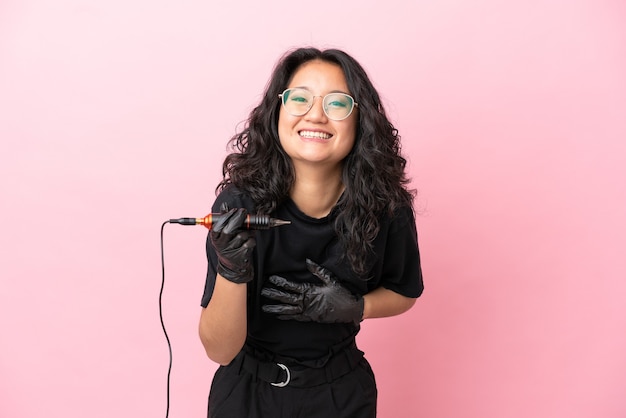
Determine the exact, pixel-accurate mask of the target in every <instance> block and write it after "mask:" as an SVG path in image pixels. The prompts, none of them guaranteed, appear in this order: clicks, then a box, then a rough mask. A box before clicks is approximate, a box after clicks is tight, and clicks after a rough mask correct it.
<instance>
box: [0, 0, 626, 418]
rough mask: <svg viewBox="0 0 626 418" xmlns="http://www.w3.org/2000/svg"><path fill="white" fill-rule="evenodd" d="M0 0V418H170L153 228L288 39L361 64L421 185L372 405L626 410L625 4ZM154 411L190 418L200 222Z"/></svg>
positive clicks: (193, 198)
mask: <svg viewBox="0 0 626 418" xmlns="http://www.w3.org/2000/svg"><path fill="white" fill-rule="evenodd" d="M242 3H243V2H241V1H231V2H219V4H220V5H219V6H217V7H216V6H215V5H214V4H217V3H215V2H207V1H195V0H191V1H182V2H171V1H167V2H166V1H160V0H157V1H146V0H137V1H132V2H128V1H122V0H116V1H115V0H114V1H109V2H103V1H101V2H84V1H78V0H57V1H54V2H52V1H43V0H25V1H24V0H19V1H18V0H4V1H3V2H2V3H0V138H1V140H2V151H1V154H0V170H2V175H1V176H0V195H1V199H2V204H1V207H0V210H1V215H2V219H3V220H4V222H3V227H2V233H0V246H1V250H2V251H1V252H0V257H1V258H0V330H2V336H1V342H0V416H1V417H7V418H8V417H11V418H35V417H41V416H58V417H65V418H84V417H91V418H99V417H158V416H165V378H166V371H167V360H168V356H167V347H166V343H165V340H164V337H163V335H162V333H161V330H160V325H159V318H158V309H157V307H158V305H157V300H158V291H159V286H160V258H159V256H160V254H159V226H160V224H161V222H162V221H164V220H166V219H169V218H171V217H180V216H203V215H204V214H205V213H206V212H207V211H208V208H209V205H210V203H211V202H212V200H213V189H214V187H215V185H216V182H217V181H218V179H219V175H220V162H221V159H222V157H223V155H224V148H225V142H226V140H227V139H228V138H229V137H230V135H231V134H232V133H233V132H234V131H235V127H236V126H237V124H238V123H239V122H240V121H241V120H242V119H243V118H244V117H245V115H246V114H247V112H248V111H249V110H250V108H251V107H252V106H253V105H254V104H255V103H256V101H257V99H258V98H259V95H260V93H261V91H262V89H263V87H264V85H265V82H266V81H267V77H268V76H269V73H270V70H271V67H272V65H273V64H274V62H275V60H276V59H277V58H278V56H279V55H280V54H281V53H282V52H283V51H284V50H286V49H287V48H289V47H291V46H295V45H302V44H314V45H317V46H322V47H323V46H338V47H341V48H344V49H346V50H347V51H349V52H351V53H352V54H353V55H355V56H356V57H357V58H358V59H359V60H360V61H361V62H362V63H363V64H364V65H365V67H366V68H367V70H368V71H369V73H370V75H371V76H372V78H373V80H374V81H375V83H376V85H377V87H378V88H379V89H380V91H381V93H382V94H383V96H384V97H385V102H386V104H387V107H388V110H389V113H390V115H391V117H392V119H393V120H394V122H395V123H396V125H397V127H398V128H399V129H400V131H401V133H402V135H403V139H404V149H405V151H406V152H407V154H408V156H409V159H410V163H411V166H410V170H411V175H412V177H413V179H414V184H415V186H416V187H417V188H418V189H419V190H420V197H419V202H418V203H419V207H420V210H421V215H420V216H419V218H418V228H419V231H420V238H421V248H422V253H423V263H424V273H425V280H426V291H425V293H424V296H423V297H422V298H421V299H420V300H419V303H418V304H417V305H416V307H415V308H414V309H413V310H412V311H411V312H410V313H408V314H406V315H404V316H401V317H398V318H394V319H388V320H374V321H370V322H368V323H366V324H365V326H364V330H363V333H362V335H361V337H360V343H361V345H362V347H363V348H364V349H365V350H366V352H367V354H368V358H369V359H370V361H371V362H372V363H373V365H374V367H375V370H376V372H377V376H378V381H379V387H380V416H381V417H383V418H387V417H393V418H402V417H410V418H412V417H427V418H459V417H463V418H502V417H507V418H522V417H529V416H532V417H539V418H554V417H568V418H587V417H603V418H620V417H624V416H626V401H625V400H624V388H625V387H626V356H625V355H624V353H625V352H626V332H625V329H626V303H625V302H624V301H625V300H626V281H625V280H624V279H625V278H626V261H625V259H626V257H624V255H623V252H624V250H625V249H626V238H625V232H626V216H624V213H626V182H625V181H624V179H625V178H626V168H625V167H626V77H625V76H624V74H626V26H625V25H624V22H625V18H626V6H625V5H624V3H623V2H621V1H615V0H613V1H611V0H579V1H575V2H574V1H569V0H541V1H539V0H536V1H533V0H531V1H527V2H501V1H496V0H478V1H473V2H467V1H461V0H443V1H437V2H426V1H415V2H398V3H401V4H398V5H392V3H394V2H382V3H381V2H374V1H367V0H365V1H364V0H360V1H358V2H357V1H354V2H338V1H333V2H327V1H319V2H315V3H314V4H312V3H306V4H305V3H297V4H295V3H293V2H291V3H287V2H282V1H278V2H271V3H268V2H252V1H251V2H249V4H242ZM165 237H166V243H165V244H166V248H165V251H166V268H167V283H166V289H165V295H164V303H165V312H164V315H165V321H166V324H167V326H168V330H169V333H170V338H171V340H172V344H173V350H174V368H173V371H172V386H171V389H172V407H171V410H170V416H172V417H202V416H204V414H205V407H206V405H205V403H206V401H205V399H206V396H207V393H208V387H209V384H210V379H211V376H212V373H213V371H214V370H215V365H214V364H212V363H211V362H210V361H209V360H208V359H206V357H205V356H204V354H203V351H202V348H201V345H200V343H199V341H198V339H197V336H196V324H197V318H198V314H199V310H200V308H199V301H200V296H201V293H202V288H203V280H204V273H205V264H204V263H205V262H204V252H203V242H204V237H205V230H204V229H203V228H202V227H197V228H186V227H181V226H175V225H168V226H167V228H166V231H165Z"/></svg>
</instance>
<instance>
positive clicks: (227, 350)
mask: <svg viewBox="0 0 626 418" xmlns="http://www.w3.org/2000/svg"><path fill="white" fill-rule="evenodd" d="M246 299H247V291H246V285H245V284H237V283H233V282H231V281H228V280H226V279H225V278H223V277H222V276H221V275H219V274H218V276H217V279H216V281H215V289H214V291H213V296H212V297H211V301H210V302H209V304H208V305H207V307H206V308H203V309H202V312H201V314H200V325H199V334H200V341H202V345H203V346H204V350H205V351H206V353H207V356H209V358H210V359H211V360H213V361H214V362H216V363H219V364H221V365H223V366H225V365H227V364H229V363H230V362H231V361H232V360H233V359H234V358H235V356H236V355H237V354H238V353H239V351H241V348H242V347H243V345H244V343H245V341H246V334H247V324H246V316H247V314H246Z"/></svg>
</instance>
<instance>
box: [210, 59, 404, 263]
mask: <svg viewBox="0 0 626 418" xmlns="http://www.w3.org/2000/svg"><path fill="white" fill-rule="evenodd" d="M312 60H321V61H325V62H329V63H334V64H337V65H339V66H340V67H341V68H342V70H343V73H344V75H345V77H346V81H347V84H348V88H349V90H350V93H351V95H352V96H353V97H354V98H355V101H356V102H358V104H359V107H358V113H357V116H358V122H357V132H356V138H355V143H354V147H353V148H352V150H351V151H350V153H349V154H348V155H347V156H346V158H345V160H344V163H343V174H342V181H343V184H344V187H345V191H344V193H343V195H342V197H341V200H340V202H339V203H338V205H337V208H335V210H336V211H337V217H336V220H335V231H336V232H337V235H338V237H339V240H340V242H341V243H342V245H343V246H344V248H345V251H346V254H345V255H346V256H347V257H348V260H349V262H350V265H351V267H352V269H353V270H354V271H355V273H357V274H359V275H363V274H364V273H365V272H366V269H367V264H368V263H367V259H368V256H369V255H371V253H372V243H373V241H374V239H375V238H376V235H377V234H378V231H379V229H380V226H379V221H378V218H379V217H380V216H381V215H383V214H384V213H385V212H387V213H389V214H393V213H394V212H395V211H396V210H397V209H398V208H400V207H405V206H410V207H411V208H412V205H413V199H414V197H415V191H414V190H409V189H408V188H407V185H408V183H409V179H408V178H407V177H406V173H405V167H406V159H405V158H403V157H402V155H401V152H400V151H401V150H400V136H399V135H398V131H397V129H396V128H394V126H393V125H392V124H391V122H390V121H389V120H388V118H387V116H386V113H385V110H384V108H383V105H382V103H381V101H380V97H379V95H378V92H377V91H376V89H375V88H374V86H373V85H372V83H371V81H370V80H369V78H368V76H367V74H366V72H365V70H364V69H363V67H362V66H361V65H360V64H359V63H358V62H357V61H356V60H355V59H354V58H352V57H351V56H350V55H348V54H346V53H345V52H343V51H341V50H338V49H327V50H319V49H317V48H299V49H296V50H293V51H291V52H288V53H287V54H285V55H284V56H283V57H282V59H281V60H280V61H279V62H278V63H277V65H276V67H275V68H274V72H273V74H272V76H271V78H270V80H269V82H268V84H267V86H266V88H265V93H264V95H263V98H262V100H261V103H260V104H259V105H258V106H257V107H256V108H254V110H252V112H251V113H250V115H249V117H248V120H247V121H246V123H245V125H244V128H243V130H242V131H241V132H239V133H237V134H236V135H235V136H233V137H232V138H231V139H230V141H229V145H230V147H231V149H232V151H233V152H232V153H231V154H229V155H228V156H227V157H226V159H225V160H224V164H223V167H222V174H223V176H224V177H223V180H222V181H221V182H220V183H219V185H218V186H217V191H218V192H219V191H221V190H223V189H224V188H225V187H226V186H228V185H230V184H233V185H235V186H237V187H238V188H239V189H241V190H244V191H245V192H246V193H248V194H249V195H250V197H251V198H252V200H254V202H255V204H256V206H257V210H258V211H259V212H264V213H271V212H273V211H274V210H275V209H276V207H277V206H278V205H279V204H280V203H281V202H282V201H284V199H286V198H287V197H288V196H289V191H290V190H291V186H292V184H293V182H294V179H295V173H294V169H293V165H292V163H291V160H290V158H289V156H288V155H287V154H286V153H285V151H284V150H283V149H282V146H281V145H280V141H279V137H278V114H279V112H280V105H281V104H280V100H279V98H278V95H279V94H280V93H282V92H283V90H284V89H286V88H287V87H288V84H289V82H290V81H291V78H292V76H293V75H294V73H295V72H296V71H297V70H298V69H299V67H300V66H301V65H302V64H304V63H306V62H308V61H312Z"/></svg>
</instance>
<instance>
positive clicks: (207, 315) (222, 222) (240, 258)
mask: <svg viewBox="0 0 626 418" xmlns="http://www.w3.org/2000/svg"><path fill="white" fill-rule="evenodd" d="M226 209H227V208H226V207H224V208H223V211H222V212H223V215H224V216H223V217H221V218H220V219H219V220H218V221H217V222H215V223H214V224H213V225H212V227H211V231H210V232H209V237H210V240H211V248H212V249H213V250H214V251H215V255H216V256H217V274H216V277H215V283H214V286H213V294H212V295H211V299H210V300H209V302H208V304H207V305H206V308H204V309H203V310H202V313H201V315H200V324H199V326H198V332H199V334H200V341H201V342H202V345H203V346H204V350H205V351H206V353H207V355H208V356H209V358H210V359H211V360H213V361H215V362H217V363H219V364H221V365H227V364H229V363H230V362H231V361H232V360H233V358H235V356H236V355H237V354H238V353H239V351H240V350H241V348H242V347H243V345H244V343H245V340H246V335H247V308H246V306H247V294H248V292H247V283H248V282H250V281H252V280H253V279H254V266H253V261H252V250H253V249H254V247H255V246H256V241H255V239H254V237H253V232H252V231H249V230H245V229H243V228H242V225H243V222H244V221H245V219H246V216H247V211H246V210H245V209H232V210H230V211H226ZM208 252H209V247H208V246H207V254H208Z"/></svg>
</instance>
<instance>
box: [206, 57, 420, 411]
mask: <svg viewBox="0 0 626 418" xmlns="http://www.w3.org/2000/svg"><path fill="white" fill-rule="evenodd" d="M231 143H232V145H233V148H234V152H233V153H231V154H230V155H228V156H227V157H226V159H225V161H224V166H223V172H224V179H223V180H222V182H221V183H220V185H219V186H218V191H219V194H218V197H217V199H216V201H215V203H214V205H213V211H221V212H223V213H224V214H225V216H223V217H222V219H221V220H219V221H218V222H216V223H215V224H214V225H213V228H212V230H211V231H210V233H209V238H208V240H207V256H208V261H209V267H208V273H207V281H206V286H205V291H204V297H203V299H202V306H203V310H202V314H201V318H200V326H199V332H200V338H201V341H202V343H203V345H204V348H205V350H206V353H207V355H208V356H209V358H211V359H212V360H213V361H215V362H217V363H219V364H220V365H221V367H220V368H219V369H218V371H217V372H216V374H215V377H214V379H213V384H212V387H211V392H210V395H209V417H228V418H232V417H246V418H250V417H271V418H276V417H290V418H293V417H324V418H330V417H333V418H336V417H374V416H376V396H377V389H376V383H375V380H374V374H373V373H372V370H371V368H370V366H369V364H368V363H367V361H366V360H365V358H364V357H363V352H361V351H360V350H358V349H357V347H356V344H355V336H356V334H357V333H358V331H359V329H360V322H361V321H362V320H365V319H368V318H378V317H386V316H393V315H398V314H401V313H403V312H405V311H407V310H408V309H409V308H411V307H412V306H413V304H414V302H415V298H417V297H418V296H419V295H420V294H421V293H422V290H423V284H422V274H421V267H420V260H419V250H418V246H417V233H416V229H415V219H414V215H413V210H412V203H413V193H412V192H411V191H409V190H408V189H407V188H406V185H407V183H408V179H407V178H406V174H405V171H404V170H405V165H406V160H405V159H404V158H403V157H402V156H401V155H400V144H399V136H398V134H397V131H396V129H395V128H394V127H393V126H392V125H391V123H390V122H389V121H388V119H387V117H386V115H385V111H384V109H383V106H382V104H381V102H380V98H379V96H378V93H377V92H376V90H375V89H374V87H373V85H372V83H371V82H370V80H369V79H368V77H367V75H366V73H365V71H364V70H363V68H362V67H361V66H360V65H359V63H357V62H356V61H355V60H354V59H353V58H352V57H350V56H349V55H347V54H346V53H344V52H342V51H339V50H334V49H330V50H325V51H320V50H318V49H315V48H301V49H297V50H295V51H292V52H291V53H288V54H287V55H285V56H284V57H283V58H282V59H281V60H280V61H279V63H278V64H277V66H276V68H275V69H274V73H273V75H272V77H271V79H270V82H269V84H268V86H267V88H266V91H265V94H264V96H263V99H262V102H261V104H260V105H259V106H258V107H256V108H255V109H254V110H253V111H252V113H251V114H250V117H249V119H248V121H247V124H246V126H245V128H244V130H243V131H242V132H241V133H239V134H237V135H235V136H234V137H233V138H232V140H231ZM248 213H266V214H270V215H271V216H272V217H275V218H279V219H283V220H287V221H290V222H291V223H290V224H289V225H284V226H279V227H275V228H271V229H268V230H262V231H250V230H247V229H245V227H244V221H245V218H246V215H247V214H248Z"/></svg>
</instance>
